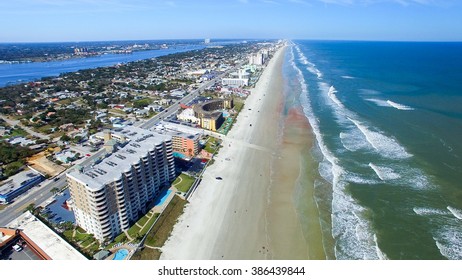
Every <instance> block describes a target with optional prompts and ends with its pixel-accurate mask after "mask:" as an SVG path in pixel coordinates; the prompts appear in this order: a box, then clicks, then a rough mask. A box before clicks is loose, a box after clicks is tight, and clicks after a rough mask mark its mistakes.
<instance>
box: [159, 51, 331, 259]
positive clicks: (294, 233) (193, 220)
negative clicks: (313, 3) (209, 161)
mask: <svg viewBox="0 0 462 280" xmlns="http://www.w3.org/2000/svg"><path fill="white" fill-rule="evenodd" d="M286 49H287V46H285V47H283V48H281V49H279V50H278V51H277V52H276V54H275V55H274V56H273V58H272V59H271V61H270V62H269V64H268V66H267V67H266V68H265V70H264V71H263V73H262V75H261V77H260V80H259V81H258V83H257V85H256V87H255V88H254V89H252V93H251V94H250V96H249V97H248V98H247V100H246V101H245V105H244V108H243V110H242V111H241V113H240V114H239V116H238V118H237V121H236V123H235V125H234V127H233V128H232V129H231V131H230V132H229V134H228V135H227V136H223V137H222V139H223V143H222V145H223V147H222V148H221V149H220V152H219V154H218V155H216V156H215V163H214V164H213V165H212V166H210V167H208V168H207V170H206V171H205V172H204V176H203V180H202V182H201V183H200V185H199V186H198V189H197V190H196V192H195V193H194V195H193V196H192V197H191V198H190V203H189V204H188V206H187V207H186V209H185V212H184V214H183V215H182V216H181V217H180V219H179V221H178V222H177V224H176V225H175V227H174V229H173V232H172V235H171V236H170V238H169V240H168V241H167V242H166V243H165V245H164V246H163V247H162V255H161V259H308V258H314V259H323V257H322V255H323V254H320V253H319V250H318V249H316V248H315V247H316V246H314V245H312V243H313V242H309V239H310V236H305V232H304V229H303V228H304V227H305V226H304V225H302V224H301V223H300V220H301V218H302V217H300V214H298V213H297V212H299V209H297V207H296V205H295V204H297V203H296V202H295V201H294V194H295V185H296V184H297V182H298V181H299V182H298V184H302V185H304V182H302V181H300V180H299V179H300V172H303V170H304V169H303V168H301V166H302V161H301V160H300V161H297V160H292V159H291V158H290V156H291V155H292V154H293V152H295V155H297V154H298V155H299V151H298V150H299V149H300V148H306V149H308V150H309V149H310V148H311V146H308V147H304V145H306V144H307V143H312V142H311V141H313V140H312V137H313V135H312V133H311V132H310V127H309V125H308V126H306V125H303V126H302V127H301V128H302V130H303V131H304V132H305V133H303V134H301V135H294V134H292V133H287V132H284V127H290V126H291V125H292V123H291V121H290V120H289V121H287V120H285V116H284V106H285V96H284V86H283V85H284V81H283V73H282V69H283V67H282V66H283V62H284V56H285V52H286ZM303 117H304V116H303ZM304 119H305V122H306V123H307V119H306V117H304ZM306 132H308V133H306ZM297 137H308V139H307V141H308V142H306V141H301V142H300V143H299V145H296V146H294V147H295V149H294V148H293V147H290V148H289V146H291V145H287V143H284V141H289V142H290V141H292V140H291V139H294V138H297ZM286 146H287V147H286ZM281 148H282V149H281ZM286 148H288V149H286ZM289 150H290V151H291V153H287V151H289ZM281 157H282V159H283V160H282V161H279V159H280V158H281ZM225 158H230V161H229V162H228V161H226V160H225ZM284 158H285V160H284ZM278 161H279V162H280V163H279V162H278ZM282 162H284V163H290V164H286V168H284V169H282V171H281V172H280V170H277V169H278V168H279V167H278V166H279V165H280V164H281V163H282ZM282 165H284V164H282ZM289 166H290V167H289ZM293 167H295V170H296V171H297V170H298V172H288V173H287V174H285V175H283V176H280V175H281V174H284V172H285V171H288V170H293V169H294V168H293ZM284 170H285V171H284ZM217 176H220V177H222V178H223V180H216V179H215V177H217ZM278 186H279V187H278ZM311 188H313V186H311ZM307 213H310V215H311V214H313V213H312V211H309V212H307ZM306 218H308V220H309V221H311V220H316V221H319V217H306ZM281 236H284V237H285V238H283V239H281V238H280V237H281ZM316 243H319V244H320V245H321V247H322V241H321V242H316ZM307 244H310V245H307ZM311 251H316V252H315V253H312V252H311ZM324 259H325V257H324Z"/></svg>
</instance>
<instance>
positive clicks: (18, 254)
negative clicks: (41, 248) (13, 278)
mask: <svg viewBox="0 0 462 280" xmlns="http://www.w3.org/2000/svg"><path fill="white" fill-rule="evenodd" d="M18 242H19V243H20V244H24V245H22V246H21V248H22V249H21V250H20V251H16V250H14V249H13V245H15V244H16V243H18ZM0 259H1V260H41V258H40V257H39V256H38V255H36V254H35V253H34V251H32V249H31V248H29V246H28V245H27V244H25V242H24V240H22V238H18V240H16V241H15V242H14V243H12V244H11V245H10V246H8V247H7V248H5V249H4V250H3V253H2V254H1V256H0Z"/></svg>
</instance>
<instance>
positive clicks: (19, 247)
mask: <svg viewBox="0 0 462 280" xmlns="http://www.w3.org/2000/svg"><path fill="white" fill-rule="evenodd" d="M13 249H14V250H15V251H16V252H19V251H21V250H22V247H21V246H19V245H18V244H16V245H14V246H13Z"/></svg>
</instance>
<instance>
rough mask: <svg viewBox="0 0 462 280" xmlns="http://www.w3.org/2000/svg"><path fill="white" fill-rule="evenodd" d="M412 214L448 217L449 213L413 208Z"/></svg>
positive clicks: (432, 209) (425, 208)
mask: <svg viewBox="0 0 462 280" xmlns="http://www.w3.org/2000/svg"><path fill="white" fill-rule="evenodd" d="M412 210H414V213H416V214H417V215H419V216H435V215H448V214H449V212H448V211H445V210H441V209H435V208H428V207H414V208H412Z"/></svg>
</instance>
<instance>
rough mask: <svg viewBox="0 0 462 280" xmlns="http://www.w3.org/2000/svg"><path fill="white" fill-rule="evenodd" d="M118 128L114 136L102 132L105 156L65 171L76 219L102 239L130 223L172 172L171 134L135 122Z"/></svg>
mask: <svg viewBox="0 0 462 280" xmlns="http://www.w3.org/2000/svg"><path fill="white" fill-rule="evenodd" d="M118 134H119V135H120V134H123V135H124V137H119V138H118V139H117V140H118V141H116V140H115V139H113V138H112V134H111V132H106V134H105V140H106V143H108V142H109V143H112V144H113V147H114V150H113V152H112V153H111V154H110V155H109V156H107V157H106V158H104V159H103V160H102V161H100V162H98V163H95V164H93V166H92V167H89V168H86V169H80V170H76V171H73V172H70V173H69V174H67V181H68V184H69V189H70V193H71V198H72V201H71V203H70V206H71V207H72V209H73V211H74V214H75V218H76V222H77V225H78V226H80V227H82V228H83V229H84V230H85V231H87V232H89V233H92V234H94V235H95V237H96V238H97V239H99V240H100V241H103V240H111V239H113V238H114V237H115V236H117V235H118V234H120V232H122V231H123V230H127V229H129V227H130V226H131V225H132V224H133V222H135V221H136V220H137V219H138V218H139V217H140V216H141V215H143V214H144V213H145V212H146V211H147V206H148V204H149V203H150V202H151V201H152V200H153V199H154V198H155V197H156V196H157V195H158V194H159V192H160V189H161V188H162V187H163V186H167V185H169V184H170V182H171V181H172V180H173V179H174V178H175V166H174V161H173V154H172V153H173V151H172V137H171V136H167V135H161V134H158V133H155V132H151V131H148V130H144V129H141V128H138V127H133V126H130V127H126V128H124V130H123V131H121V132H119V133H118ZM115 143H117V144H115Z"/></svg>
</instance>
